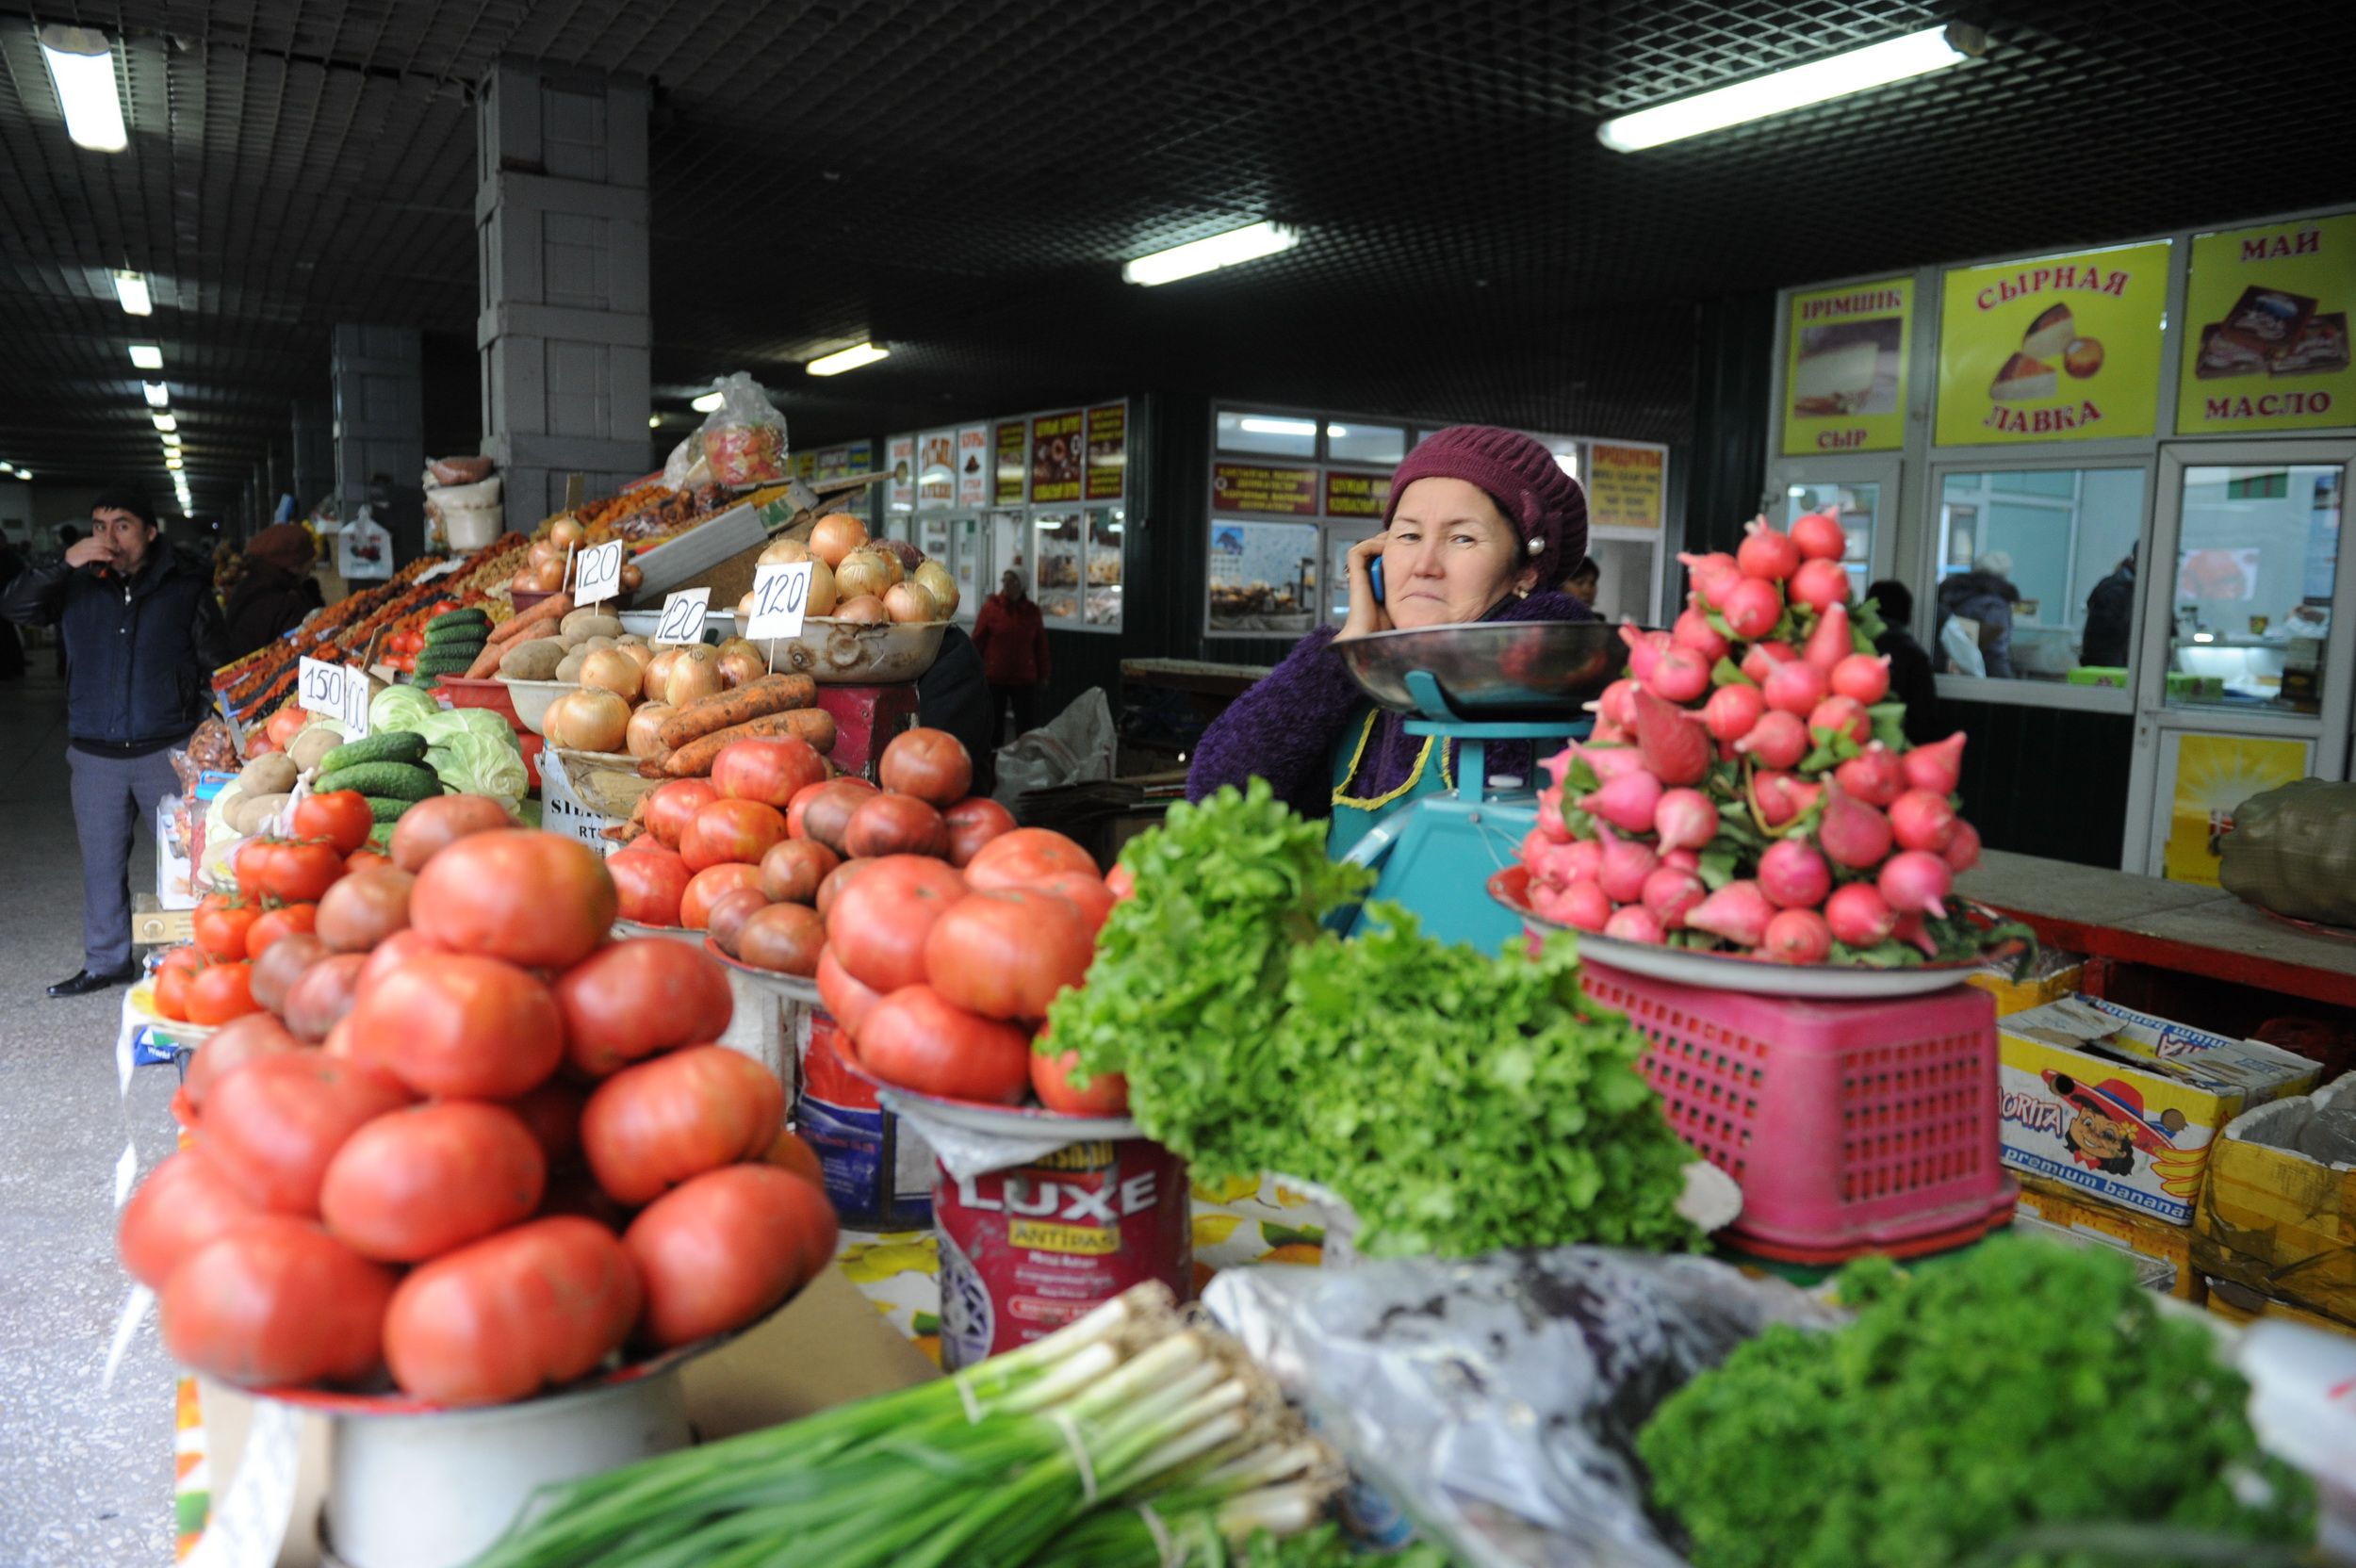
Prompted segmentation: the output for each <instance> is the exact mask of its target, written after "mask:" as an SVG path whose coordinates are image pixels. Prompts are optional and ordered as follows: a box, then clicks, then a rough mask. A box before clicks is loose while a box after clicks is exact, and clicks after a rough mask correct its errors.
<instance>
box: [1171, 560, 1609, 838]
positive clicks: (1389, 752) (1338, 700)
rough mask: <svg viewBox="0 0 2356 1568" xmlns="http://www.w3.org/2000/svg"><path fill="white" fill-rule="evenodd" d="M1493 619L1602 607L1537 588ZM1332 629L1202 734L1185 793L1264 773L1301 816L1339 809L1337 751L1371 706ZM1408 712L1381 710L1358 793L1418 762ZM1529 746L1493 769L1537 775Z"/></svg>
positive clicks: (1564, 615)
mask: <svg viewBox="0 0 2356 1568" xmlns="http://www.w3.org/2000/svg"><path fill="white" fill-rule="evenodd" d="M1483 618H1484V619H1486V620H1491V621H1590V620H1593V619H1595V612H1593V611H1591V610H1589V609H1588V608H1587V607H1586V606H1585V605H1583V604H1581V603H1579V600H1577V599H1575V598H1572V597H1571V596H1569V595H1567V594H1558V593H1553V592H1547V593H1542V594H1532V595H1530V597H1528V598H1526V599H1522V598H1514V597H1513V596H1511V595H1508V596H1506V598H1505V599H1504V601H1503V602H1501V603H1500V604H1499V605H1498V606H1497V608H1496V609H1495V610H1492V611H1490V612H1489V613H1488V614H1487V615H1486V616H1485V617H1483ZM1334 630H1335V629H1334V628H1333V627H1330V626H1327V627H1319V628H1317V630H1315V631H1312V632H1311V633H1309V635H1308V636H1306V637H1303V638H1302V639H1301V642H1300V644H1299V645H1297V646H1296V647H1294V649H1293V651H1292V652H1291V653H1289V654H1287V655H1285V657H1284V662H1283V663H1281V664H1279V665H1277V666H1276V668H1274V669H1273V670H1270V671H1269V672H1268V678H1267V679H1265V680H1262V681H1261V682H1260V683H1259V684H1257V685H1255V686H1253V687H1252V689H1251V690H1250V691H1248V692H1246V693H1244V694H1243V695H1241V696H1239V697H1237V698H1236V699H1235V701H1234V702H1233V703H1232V704H1230V705H1229V707H1228V709H1227V711H1226V712H1224V713H1221V714H1220V715H1219V717H1218V718H1217V719H1216V720H1214V721H1212V724H1211V727H1209V728H1208V729H1205V730H1204V731H1203V743H1202V745H1201V746H1200V747H1198V748H1197V749H1196V751H1195V754H1194V762H1193V765H1192V766H1191V767H1189V768H1188V769H1187V772H1186V798H1187V799H1188V800H1201V799H1202V798H1203V796H1205V795H1207V794H1210V793H1212V792H1214V791H1216V790H1218V789H1219V786H1220V785H1222V784H1233V785H1235V787H1236V788H1237V789H1241V788H1242V787H1243V784H1244V781H1245V780H1246V779H1248V778H1251V777H1253V776H1258V777H1261V778H1265V779H1267V780H1268V784H1269V786H1270V787H1271V788H1273V789H1274V790H1275V792H1276V798H1277V799H1279V800H1281V801H1283V802H1284V804H1285V805H1287V806H1290V807H1291V808H1292V809H1294V810H1296V811H1298V812H1300V813H1301V815H1302V816H1304V817H1311V818H1319V819H1321V818H1324V817H1329V816H1331V815H1333V750H1334V748H1335V747H1336V746H1338V745H1341V744H1344V743H1351V744H1354V743H1355V737H1356V734H1357V731H1358V727H1359V726H1360V725H1361V724H1362V723H1364V722H1365V721H1364V715H1365V713H1366V710H1367V709H1368V708H1369V707H1371V706H1372V704H1370V703H1369V702H1368V701H1367V700H1366V693H1364V692H1362V691H1360V690H1359V689H1358V683H1357V682H1356V681H1354V680H1352V679H1351V678H1350V672H1349V671H1348V670H1345V669H1343V668H1342V662H1341V660H1340V659H1339V658H1337V657H1336V656H1335V655H1334V653H1333V632H1334ZM1406 722H1407V721H1406V717H1405V715H1403V714H1399V713H1391V712H1380V713H1377V714H1376V716H1375V721H1374V734H1373V737H1372V738H1371V739H1370V740H1368V742H1367V743H1366V760H1365V761H1364V762H1363V763H1362V764H1360V766H1359V770H1358V776H1357V778H1356V779H1355V780H1354V781H1353V783H1352V792H1353V793H1355V794H1361V795H1379V794H1382V793H1383V792H1386V791H1389V790H1395V789H1397V788H1398V787H1399V785H1401V784H1403V783H1405V782H1406V781H1407V776H1408V774H1409V773H1411V772H1413V771H1414V769H1415V753H1417V752H1418V751H1420V750H1422V749H1423V741H1424V738H1423V737H1422V736H1420V735H1410V734H1408V733H1407V729H1406ZM1455 766H1456V748H1455V746H1454V745H1453V744H1452V743H1451V744H1450V745H1449V747H1448V767H1449V769H1450V770H1451V772H1452V771H1453V770H1454V768H1455ZM1532 767H1533V763H1532V761H1531V758H1530V743H1529V742H1527V741H1500V742H1497V743H1495V744H1493V745H1491V746H1490V747H1489V775H1490V776H1491V777H1493V778H1494V777H1496V776H1498V775H1500V774H1506V775H1516V774H1517V775H1519V776H1521V777H1522V778H1523V779H1524V780H1528V779H1530V777H1531V776H1532Z"/></svg>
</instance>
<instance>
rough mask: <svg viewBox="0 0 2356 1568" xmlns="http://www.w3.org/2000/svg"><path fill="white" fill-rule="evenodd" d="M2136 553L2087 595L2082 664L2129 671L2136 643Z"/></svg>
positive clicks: (2081, 648) (2131, 552)
mask: <svg viewBox="0 0 2356 1568" xmlns="http://www.w3.org/2000/svg"><path fill="white" fill-rule="evenodd" d="M2134 633H2135V551H2133V550H2129V551H2128V552H2127V559H2125V560H2124V561H2121V562H2120V563H2119V567H2118V569H2117V570H2116V571H2114V572H2112V573H2111V575H2110V576H2108V577H2106V578H2104V579H2103V580H2102V581H2100V582H2098V583H2096V584H2095V585H2094V592H2093V593H2091V594H2088V595H2087V596H2086V640H2085V641H2084V642H2083V643H2081V644H2080V645H2079V653H2078V662H2079V663H2081V664H2094V665H2101V666H2103V667H2105V668H2113V669H2125V668H2126V667H2127V653H2128V650H2129V648H2131V647H2132V646H2134V644H2135V636H2134Z"/></svg>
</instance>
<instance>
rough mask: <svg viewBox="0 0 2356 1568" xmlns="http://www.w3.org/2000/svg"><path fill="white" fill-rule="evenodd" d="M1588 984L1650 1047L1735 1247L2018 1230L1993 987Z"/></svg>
mask: <svg viewBox="0 0 2356 1568" xmlns="http://www.w3.org/2000/svg"><path fill="white" fill-rule="evenodd" d="M1585 981H1586V988H1587V992H1588V994H1589V995H1591V996H1593V997H1594V998H1595V1000H1596V1001H1598V1002H1600V1003H1602V1004H1604V1005H1606V1006H1609V1007H1612V1008H1614V1009H1616V1010H1618V1011H1620V1012H1624V1013H1626V1014H1627V1015H1628V1021H1629V1022H1631V1023H1633V1024H1634V1025H1635V1026H1636V1027H1637V1028H1638V1029H1639V1030H1641V1031H1642V1032H1643V1033H1644V1036H1645V1037H1646V1038H1648V1039H1650V1040H1651V1041H1652V1042H1653V1044H1652V1049H1651V1050H1650V1051H1648V1052H1646V1053H1645V1054H1644V1076H1645V1077H1646V1078H1647V1079H1649V1080H1650V1081H1651V1083H1652V1086H1653V1087H1654V1088H1656V1089H1658V1090H1660V1092H1661V1099H1662V1100H1663V1101H1664V1102H1665V1103H1666V1109H1667V1112H1668V1117H1669V1122H1670V1125H1671V1126H1673V1127H1675V1128H1676V1129H1677V1134H1678V1135H1679V1136H1681V1137H1683V1138H1684V1139H1685V1140H1686V1142H1688V1143H1690V1144H1692V1145H1693V1147H1694V1148H1695V1149H1696V1150H1698V1151H1699V1152H1701V1153H1702V1154H1703V1156H1704V1157H1706V1158H1707V1159H1708V1160H1709V1161H1710V1163H1711V1164H1712V1165H1715V1166H1717V1167H1718V1168H1720V1169H1722V1170H1724V1171H1726V1174H1728V1175H1729V1176H1732V1177H1733V1178H1734V1179H1735V1181H1736V1182H1737V1183H1738V1184H1741V1186H1742V1217H1741V1218H1740V1219H1738V1220H1736V1221H1735V1222H1734V1224H1733V1225H1732V1226H1731V1227H1729V1228H1728V1230H1727V1231H1726V1235H1725V1239H1726V1241H1727V1242H1728V1243H1729V1244H1731V1245H1733V1246H1735V1247H1737V1248H1740V1249H1742V1250H1745V1251H1750V1252H1756V1253H1759V1254H1760V1255H1762V1256H1765V1257H1772V1258H1780V1259H1786V1260H1789V1261H1792V1262H1795V1263H1835V1262H1839V1261H1840V1260H1841V1259H1843V1258H1850V1257H1855V1256H1857V1254H1858V1253H1861V1252H1891V1253H1896V1254H1899V1255H1902V1256H1903V1255H1906V1254H1909V1253H1918V1252H1931V1251H1938V1250H1943V1249H1945V1248H1949V1247H1955V1246H1960V1245H1962V1244H1963V1243H1965V1242H1967V1241H1971V1240H1973V1239H1975V1238H1977V1237H1979V1236H1981V1235H1984V1234H1986V1233H1988V1231H1989V1230H1990V1229H1992V1228H1993V1227H1995V1226H1998V1225H2001V1224H2003V1223H2004V1221H2005V1220H2007V1219H2009V1218H2010V1217H2011V1216H2012V1207H2013V1201H2014V1198H2015V1196H2016V1195H2017V1193H2018V1191H2019V1189H2018V1187H2017V1186H2016V1184H2014V1182H2013V1180H2012V1178H2011V1177H2010V1176H2008V1175H2006V1174H2005V1172H2004V1169H2003V1168H2002V1167H2001V1165H2000V1164H1999V1158H1998V1156H1999V1148H1998V1136H1997V1115H1996V1109H1997V1090H1996V1005H1995V1000H1994V999H1993V998H1992V997H1990V996H1989V995H1988V993H1987V992H1986V991H1983V990H1980V989H1978V988H1974V987H1971V986H1958V987H1956V988H1955V989H1953V990H1948V991H1940V992H1938V993H1936V994H1934V995H1931V996H1914V997H1903V998H1898V999H1895V1000H1892V1001H1887V1002H1808V1001H1799V1000H1794V999H1792V998H1787V997H1773V996H1751V995H1747V994H1745V993H1743V992H1740V991H1719V990H1706V989H1703V988H1698V987H1693V986H1680V985H1676V984H1672V983H1670V982H1668V981H1662V980H1648V979H1645V978H1643V977H1642V976H1639V975H1633V974H1629V973H1627V972H1624V971H1620V970H1615V969H1612V968H1609V967H1607V966H1606V965H1603V964H1598V963H1594V962H1592V961H1591V962H1589V963H1588V964H1587V965H1586V968H1585Z"/></svg>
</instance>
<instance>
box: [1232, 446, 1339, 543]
mask: <svg viewBox="0 0 2356 1568" xmlns="http://www.w3.org/2000/svg"><path fill="white" fill-rule="evenodd" d="M1211 510H1212V511H1214V512H1252V513H1257V514H1258V515H1261V516H1263V517H1314V516H1316V515H1317V470H1316V469H1315V468H1267V467H1262V466H1260V465H1258V464H1256V463H1214V464H1212V465H1211ZM1312 553H1314V552H1312Z"/></svg>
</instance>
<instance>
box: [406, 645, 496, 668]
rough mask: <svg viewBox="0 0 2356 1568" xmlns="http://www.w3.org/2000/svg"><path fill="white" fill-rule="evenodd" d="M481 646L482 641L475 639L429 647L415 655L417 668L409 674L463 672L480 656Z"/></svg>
mask: <svg viewBox="0 0 2356 1568" xmlns="http://www.w3.org/2000/svg"><path fill="white" fill-rule="evenodd" d="M482 652H483V641H482V639H480V638H477V639H476V640H475V641H473V642H471V643H443V644H440V645H436V646H434V647H429V648H427V649H426V650H425V651H424V652H423V653H420V654H419V655H417V668H416V670H414V671H413V672H411V673H413V674H416V675H446V674H449V673H450V672H451V671H454V670H464V669H465V668H466V666H467V665H469V664H471V663H473V662H475V660H476V658H477V657H478V656H479V655H481V653H482Z"/></svg>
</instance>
